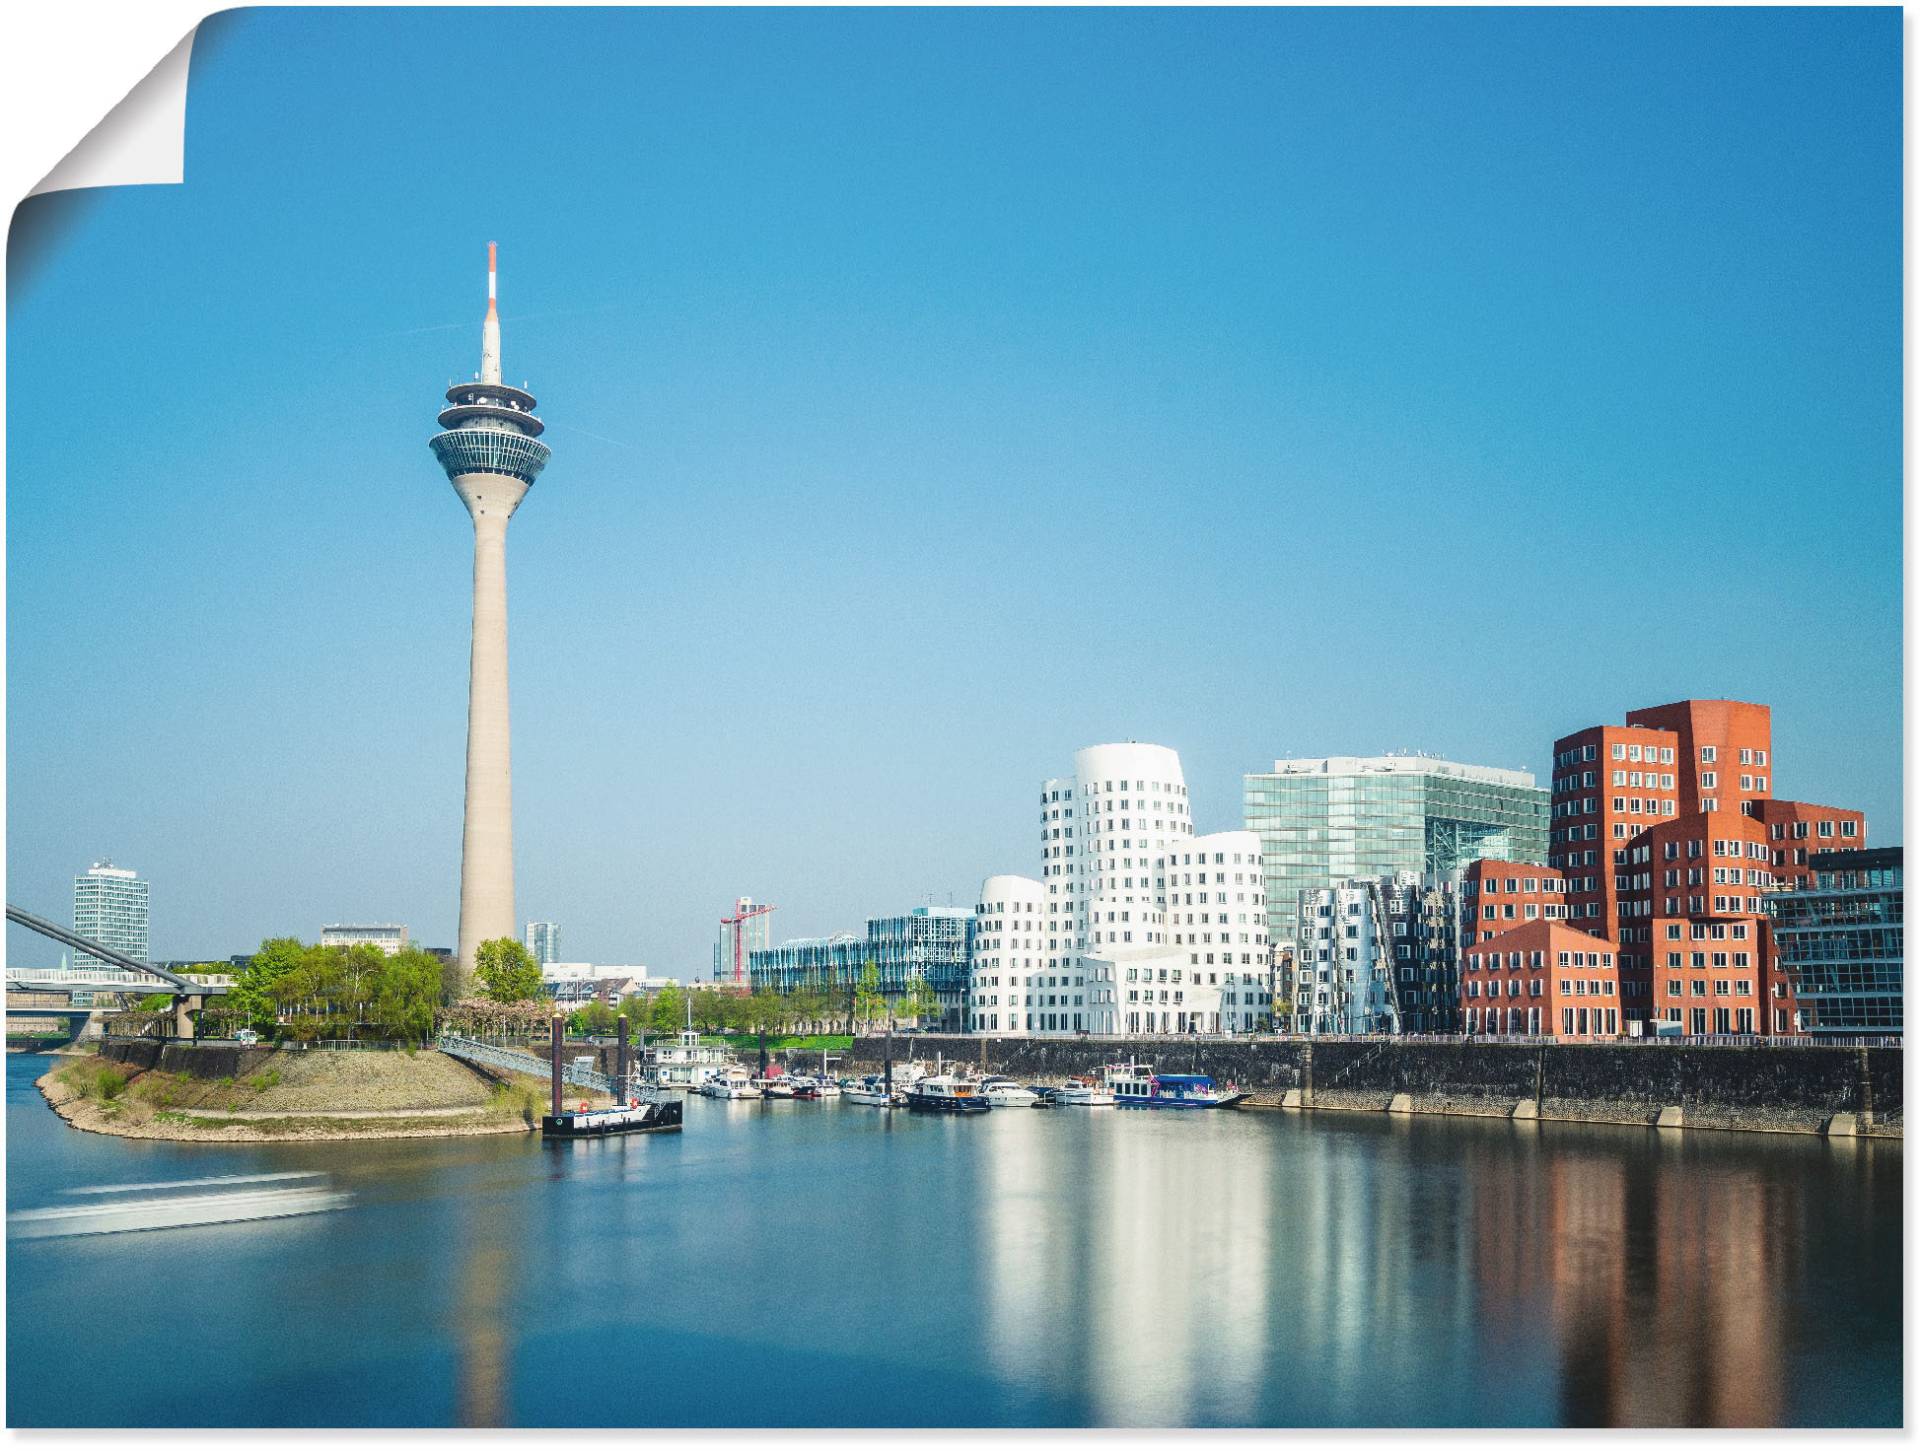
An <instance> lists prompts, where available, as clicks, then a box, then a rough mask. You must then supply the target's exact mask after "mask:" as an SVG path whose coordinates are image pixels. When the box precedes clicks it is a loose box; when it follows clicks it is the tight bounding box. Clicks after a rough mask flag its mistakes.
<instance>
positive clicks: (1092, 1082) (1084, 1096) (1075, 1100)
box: [1054, 1073, 1113, 1108]
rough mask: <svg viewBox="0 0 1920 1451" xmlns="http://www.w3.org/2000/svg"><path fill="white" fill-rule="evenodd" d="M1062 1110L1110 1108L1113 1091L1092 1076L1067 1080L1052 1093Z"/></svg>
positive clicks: (1084, 1075)
mask: <svg viewBox="0 0 1920 1451" xmlns="http://www.w3.org/2000/svg"><path fill="white" fill-rule="evenodd" d="M1054 1101H1055V1102H1057V1103H1058V1104H1059V1105H1060V1106H1061V1107H1062V1108H1112V1107H1113V1090H1112V1089H1111V1088H1108V1087H1107V1086H1106V1084H1104V1083H1102V1082H1101V1081H1100V1080H1099V1079H1097V1078H1095V1077H1094V1076H1093V1075H1092V1074H1087V1073H1083V1074H1079V1075H1077V1076H1076V1077H1073V1078H1069V1079H1068V1080H1067V1081H1066V1082H1065V1083H1063V1084H1061V1085H1060V1087H1059V1088H1058V1089H1057V1090H1056V1091H1055V1093H1054Z"/></svg>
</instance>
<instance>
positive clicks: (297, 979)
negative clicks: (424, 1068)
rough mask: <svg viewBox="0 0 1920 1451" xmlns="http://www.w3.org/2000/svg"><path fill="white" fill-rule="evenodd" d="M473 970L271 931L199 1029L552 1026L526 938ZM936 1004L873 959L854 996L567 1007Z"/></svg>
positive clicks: (723, 1009)
mask: <svg viewBox="0 0 1920 1451" xmlns="http://www.w3.org/2000/svg"><path fill="white" fill-rule="evenodd" d="M201 970H202V971H207V972H223V971H225V970H226V964H212V963H209V964H206V965H204V967H203V968H202V969H201ZM474 976H475V977H476V978H477V979H478V981H477V983H476V984H474V986H477V987H478V988H479V989H480V991H479V993H478V994H477V995H475V994H470V993H469V992H467V991H466V990H465V989H466V988H467V986H468V985H467V984H466V983H464V982H463V981H462V978H461V974H460V971H459V968H458V967H457V966H456V965H453V964H445V963H442V962H441V961H440V959H438V958H437V957H434V956H433V955H432V954H431V953H428V952H424V951H422V950H420V949H419V948H407V949H406V950H404V951H402V952H399V953H396V954H395V955H393V956H391V957H389V956H387V954H386V953H384V952H382V951H381V950H380V948H378V947H376V946H373V945H372V944H371V943H361V944H357V945H355V946H352V947H321V946H317V945H310V944H307V943H303V942H301V941H299V940H298V939H297V938H293V937H273V938H269V939H267V940H266V941H265V942H262V943H261V944H260V950H259V951H258V952H256V953H255V954H254V955H253V960H252V961H251V962H250V963H249V964H248V966H247V968H246V969H245V970H244V971H243V972H242V973H241V974H240V975H239V978H238V980H237V981H236V982H235V983H234V986H233V990H232V991H231V992H229V993H227V994H226V995H225V996H224V997H217V998H214V999H212V1000H211V1001H210V1004H209V1006H208V1007H207V1009H206V1010H205V1012H203V1013H202V1015H201V1029H202V1031H203V1032H205V1033H208V1034H211V1035H215V1036H231V1035H232V1034H233V1033H234V1032H235V1031H237V1030H239V1029H241V1028H251V1029H253V1030H254V1031H255V1032H257V1033H259V1034H260V1035H261V1036H262V1037H273V1036H279V1037H286V1038H292V1039H294V1040H296V1041H302V1042H312V1041H315V1040H318V1039H327V1038H376V1039H383V1040H387V1041H392V1042H407V1043H420V1042H426V1041H427V1040H428V1039H430V1038H431V1037H432V1036H433V1035H434V1032H435V1031H436V1029H437V1028H438V1026H439V1025H440V1024H441V1023H443V1022H444V1023H446V1024H448V1025H450V1026H452V1027H455V1028H457V1029H459V1030H461V1031H465V1032H473V1033H481V1034H487V1035H495V1034H513V1035H520V1034H531V1033H537V1032H540V1031H542V1030H544V1029H545V1027H546V1026H547V1023H548V1022H549V1021H550V1014H551V1012H552V1007H551V1004H550V1002H549V1000H548V999H547V998H546V996H545V993H544V989H543V987H542V984H541V980H540V966H539V964H538V963H537V962H535V961H534V959H533V956H532V954H531V953H529V952H528V951H527V949H526V947H525V946H524V945H523V944H522V943H520V942H519V941H517V940H516V939H514V938H511V937H498V938H494V939H492V940H490V941H487V942H483V943H481V944H480V947H479V949H478V950H477V952H476V953H475V961H474ZM689 1009H691V1011H689ZM938 1011H939V1006H938V1003H937V1002H936V1001H935V998H934V995H933V991H932V989H931V988H930V987H928V985H927V983H926V982H925V981H924V980H922V979H916V980H915V981H914V982H913V984H912V985H911V987H910V988H909V990H908V991H907V992H906V993H905V994H901V995H896V996H893V997H889V996H888V995H887V994H886V993H885V992H884V991H883V990H882V987H881V983H880V974H879V969H878V968H877V967H876V966H875V965H874V964H873V963H868V964H867V965H866V968H865V969H864V971H863V972H862V974H861V977H860V981H859V983H858V985H857V986H856V988H855V990H854V991H853V993H852V994H851V995H849V994H845V993H828V992H824V991H815V990H808V991H800V992H793V993H788V994H785V995H782V994H777V993H771V992H764V991H763V992H757V993H752V994H750V995H741V994H737V993H723V992H719V991H716V990H714V989H712V988H695V989H692V990H690V991H689V990H685V989H681V988H677V987H669V988H662V989H661V990H660V991H658V992H656V993H654V994H652V995H651V996H649V997H641V996H638V995H636V996H633V997H629V998H628V999H626V1001H624V1002H622V1003H620V1004H618V1005H617V1006H615V1005H611V1004H606V1003H592V1004H589V1005H588V1006H586V1007H583V1008H581V1009H579V1010H578V1011H576V1012H575V1013H573V1014H572V1015H571V1017H570V1018H569V1022H568V1026H569V1028H570V1029H571V1030H572V1031H574V1032H576V1033H590V1034H602V1033H612V1032H614V1031H616V1029H617V1026H618V1020H619V1018H620V1016H621V1015H622V1014H625V1015H626V1018H627V1021H628V1025H629V1027H630V1028H631V1029H633V1030H635V1031H640V1030H644V1031H646V1032H648V1033H649V1034H651V1035H653V1036H655V1037H666V1036H670V1035H672V1034H674V1033H677V1032H679V1031H680V1030H681V1028H682V1027H684V1026H685V1025H686V1023H687V1022H688V1021H689V1018H690V1019H691V1021H692V1024H693V1026H694V1027H695V1028H697V1029H699V1030H700V1031H702V1032H709V1033H713V1032H738V1033H768V1034H781V1033H790V1032H796V1031H798V1032H827V1033H832V1032H858V1031H860V1030H861V1029H862V1028H863V1027H864V1028H866V1029H869V1030H871V1029H873V1028H877V1027H880V1026H883V1025H885V1024H887V1023H889V1022H892V1023H906V1022H910V1021H915V1020H923V1019H926V1018H929V1017H932V1016H934V1015H935V1014H937V1013H938Z"/></svg>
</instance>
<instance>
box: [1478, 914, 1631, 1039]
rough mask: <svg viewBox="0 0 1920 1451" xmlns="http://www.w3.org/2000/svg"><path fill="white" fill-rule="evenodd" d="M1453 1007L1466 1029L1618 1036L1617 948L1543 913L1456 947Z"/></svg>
mask: <svg viewBox="0 0 1920 1451" xmlns="http://www.w3.org/2000/svg"><path fill="white" fill-rule="evenodd" d="M1460 1006H1461V1014H1462V1016H1461V1022H1462V1024H1463V1026H1464V1027H1465V1029H1466V1031H1467V1032H1468V1033H1469V1034H1478V1035H1509V1034H1522V1033H1524V1034H1528V1035H1533V1036H1546V1037H1554V1038H1562V1039H1567V1040H1570V1041H1580V1040H1585V1039H1592V1038H1617V1037H1619V1036H1620V1034H1621V1032H1622V1031H1623V1027H1622V1022H1621V1015H1620V971H1619V949H1618V948H1617V947H1616V946H1615V945H1614V944H1613V943H1612V942H1609V941H1607V940H1606V939H1605V938H1603V937H1595V936H1593V935H1591V934H1590V933H1586V932H1579V931H1576V930H1575V929H1573V928H1571V927H1568V926H1565V925H1564V924H1562V923H1559V922H1549V921H1547V920H1545V919H1544V918H1543V919H1539V920H1536V921H1533V922H1527V923H1523V924H1522V925H1520V926H1518V927H1513V928H1509V929H1507V930H1506V931H1504V932H1496V933H1494V934H1492V935H1491V936H1483V937H1482V938H1481V940H1480V941H1479V942H1478V943H1476V944H1475V945H1474V946H1472V947H1466V948H1463V949H1462V950H1461V958H1460Z"/></svg>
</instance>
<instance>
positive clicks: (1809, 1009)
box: [1766, 846, 1906, 1037]
mask: <svg viewBox="0 0 1920 1451" xmlns="http://www.w3.org/2000/svg"><path fill="white" fill-rule="evenodd" d="M1901 855H1902V853H1901V849H1900V848H1899V847H1897V846H1894V847H1876V848H1870V849H1867V850H1862V851H1817V852H1814V853H1813V855H1812V856H1810V857H1809V858H1808V859H1807V865H1808V866H1809V867H1811V868H1812V869H1813V885H1812V886H1810V887H1803V888H1801V889H1800V890H1798V891H1792V892H1770V893H1768V895H1767V897H1766V904H1767V915H1768V916H1770V917H1771V918H1772V919H1773V941H1774V946H1775V948H1776V949H1777V950H1778V951H1779V954H1780V966H1781V968H1782V969H1784V970H1785V971H1786V973H1787V974H1788V975H1789V976H1790V977H1791V978H1792V980H1793V988H1794V994H1795V996H1796V997H1797V998H1798V1000H1799V1004H1800V1025H1801V1027H1802V1028H1803V1029H1804V1030H1805V1031H1806V1032H1808V1033H1810V1034H1812V1035H1813V1036H1815V1037H1821V1036H1829V1037H1831V1036H1852V1035H1854V1034H1872V1035H1879V1034H1886V1035H1894V1034H1898V1033H1899V1032H1900V1031H1901V1029H1900V999H1901V980H1902V969H1903V966H1904V962H1905V949H1904V938H1905V934H1906V893H1905V889H1904V888H1903V886H1902V885H1901V867H1900V863H1901Z"/></svg>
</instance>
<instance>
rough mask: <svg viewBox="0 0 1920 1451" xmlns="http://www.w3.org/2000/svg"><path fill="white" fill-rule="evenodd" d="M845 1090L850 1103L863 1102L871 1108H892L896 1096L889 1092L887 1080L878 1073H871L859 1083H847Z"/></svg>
mask: <svg viewBox="0 0 1920 1451" xmlns="http://www.w3.org/2000/svg"><path fill="white" fill-rule="evenodd" d="M844 1091H845V1095H846V1100H847V1102H848V1103H863V1104H866V1105H867V1106H868V1107H870V1108H892V1107H893V1098H894V1096H893V1095H892V1094H890V1093H888V1092H887V1080H886V1079H885V1078H884V1077H882V1076H881V1075H880V1074H878V1073H869V1074H868V1075H867V1076H866V1077H865V1078H862V1079H861V1080H860V1081H859V1082H857V1083H850V1084H848V1085H847V1087H846V1089H845V1090H844Z"/></svg>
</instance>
